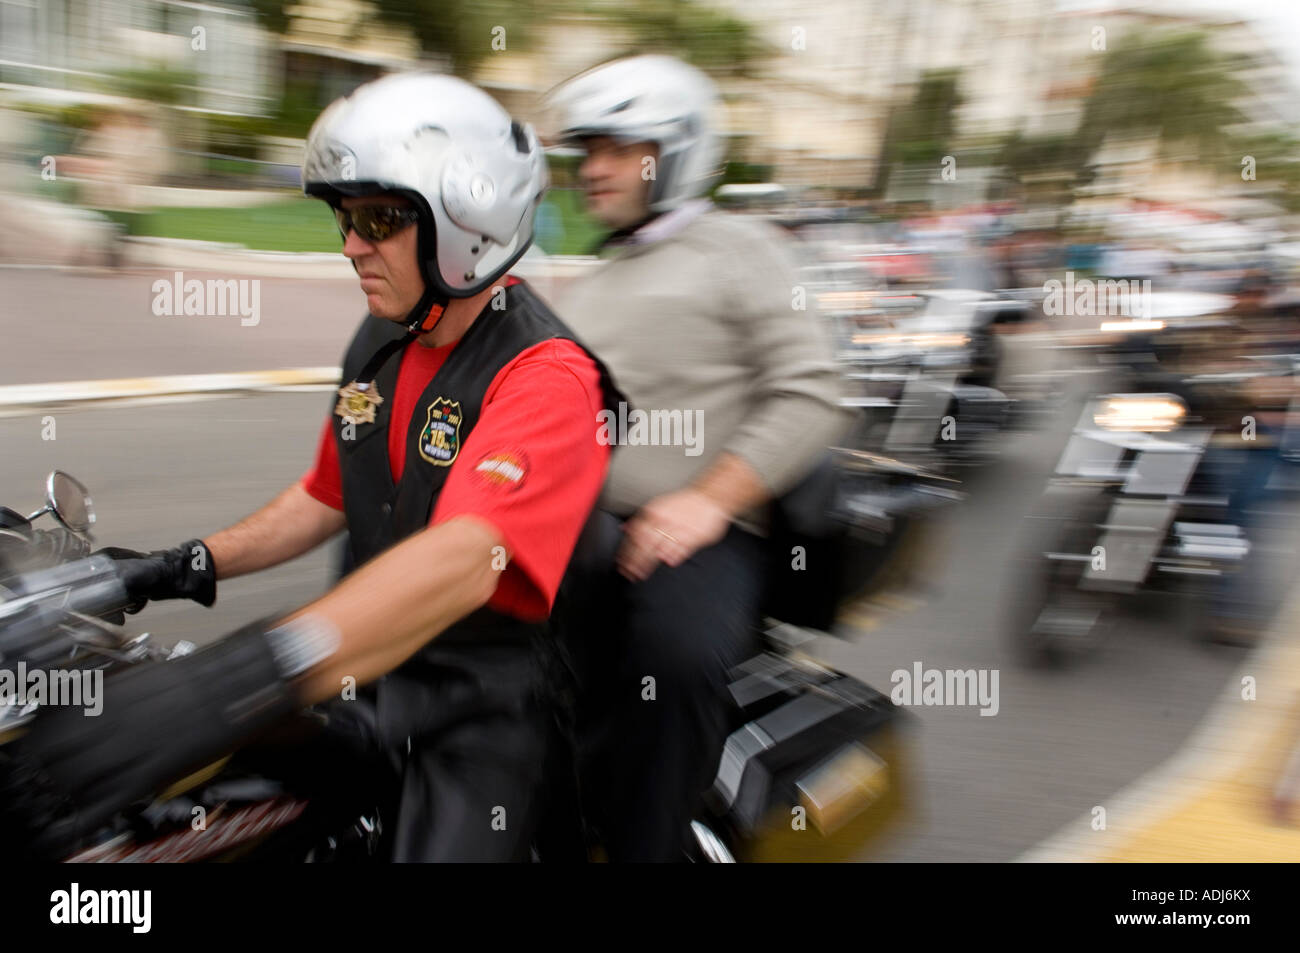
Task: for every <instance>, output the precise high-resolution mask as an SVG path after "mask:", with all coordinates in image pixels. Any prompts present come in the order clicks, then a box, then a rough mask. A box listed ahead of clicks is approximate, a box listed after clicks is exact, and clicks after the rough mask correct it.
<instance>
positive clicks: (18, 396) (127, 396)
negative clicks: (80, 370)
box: [0, 367, 342, 417]
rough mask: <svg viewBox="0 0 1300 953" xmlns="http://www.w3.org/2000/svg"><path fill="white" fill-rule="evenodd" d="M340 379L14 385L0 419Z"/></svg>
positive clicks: (293, 372)
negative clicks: (52, 411)
mask: <svg viewBox="0 0 1300 953" xmlns="http://www.w3.org/2000/svg"><path fill="white" fill-rule="evenodd" d="M341 374H342V369H341V368H338V367H294V368H284V369H281V370H273V371H237V372H232V373H228V374H175V375H171V376H168V377H121V378H116V379H111V380H97V381H60V382H55V383H49V384H13V385H10V386H7V387H0V417H14V416H21V415H24V414H31V413H35V412H37V411H40V410H45V409H56V408H63V409H67V408H69V407H80V406H85V405H94V404H103V403H117V402H123V401H132V402H135V401H147V400H158V399H167V398H179V399H202V398H204V397H219V396H233V395H237V394H241V393H250V392H259V391H303V390H330V389H333V388H335V387H337V386H338V382H339V377H340V375H341Z"/></svg>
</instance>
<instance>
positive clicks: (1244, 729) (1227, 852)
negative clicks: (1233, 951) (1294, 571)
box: [1017, 590, 1300, 863]
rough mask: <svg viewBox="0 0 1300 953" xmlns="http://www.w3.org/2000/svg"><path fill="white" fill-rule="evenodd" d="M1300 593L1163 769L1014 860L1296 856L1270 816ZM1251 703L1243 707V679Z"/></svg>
mask: <svg viewBox="0 0 1300 953" xmlns="http://www.w3.org/2000/svg"><path fill="white" fill-rule="evenodd" d="M1297 620H1300V590H1293V591H1292V595H1291V598H1290V599H1289V600H1288V601H1287V603H1286V604H1285V605H1283V607H1282V609H1281V611H1279V612H1278V614H1277V617H1276V618H1275V619H1274V622H1273V625H1272V627H1271V628H1270V629H1269V631H1268V634H1267V637H1266V639H1265V640H1264V641H1263V642H1262V643H1261V644H1260V645H1259V647H1257V648H1256V649H1255V650H1254V651H1253V652H1252V653H1251V654H1250V655H1249V656H1248V657H1247V658H1246V659H1245V661H1244V662H1243V663H1242V665H1241V666H1240V668H1239V669H1238V670H1237V671H1236V673H1235V674H1234V675H1233V677H1232V678H1231V679H1230V680H1229V681H1228V683H1227V685H1225V686H1224V688H1223V690H1222V692H1221V694H1220V696H1219V699H1218V701H1217V702H1215V704H1214V707H1213V708H1212V709H1211V710H1210V713H1209V714H1208V715H1206V717H1205V718H1204V719H1203V720H1202V722H1201V725H1200V727H1199V728H1198V729H1197V730H1196V732H1195V733H1194V734H1193V735H1192V737H1191V738H1189V739H1188V741H1187V742H1186V743H1185V744H1184V745H1183V747H1182V748H1181V749H1180V750H1179V751H1178V752H1177V753H1176V754H1175V755H1174V756H1173V757H1171V758H1170V759H1169V760H1167V761H1166V762H1165V763H1164V764H1162V765H1160V766H1159V767H1157V768H1155V769H1154V770H1152V771H1150V772H1148V773H1147V774H1146V775H1144V776H1142V777H1141V778H1139V779H1138V780H1137V781H1135V782H1134V783H1132V784H1130V785H1129V786H1128V787H1126V788H1124V789H1122V790H1121V791H1119V792H1118V793H1116V794H1113V795H1110V796H1103V797H1098V798H1097V799H1096V802H1097V803H1098V804H1100V805H1102V806H1104V807H1105V809H1106V822H1107V829H1106V830H1104V831H1094V830H1093V829H1092V815H1091V812H1089V813H1087V814H1084V815H1081V816H1080V817H1078V818H1076V819H1075V820H1074V821H1072V822H1071V823H1070V824H1067V825H1066V826H1065V827H1064V828H1063V829H1062V830H1061V831H1060V832H1059V833H1057V834H1055V835H1054V836H1052V837H1050V838H1048V839H1047V840H1045V841H1043V842H1042V843H1040V844H1038V845H1037V846H1035V847H1033V848H1031V849H1030V850H1028V851H1026V852H1025V853H1023V854H1021V855H1020V857H1018V858H1017V860H1019V861H1021V862H1030V863H1041V862H1078V861H1204V860H1215V861H1266V860H1277V859H1282V858H1283V857H1285V858H1287V859H1290V860H1294V859H1295V858H1296V857H1297V856H1300V828H1297V827H1296V826H1294V823H1292V824H1286V823H1285V822H1283V821H1280V820H1279V819H1278V818H1276V817H1274V816H1272V815H1271V813H1270V800H1271V798H1272V796H1273V793H1274V790H1275V786H1276V785H1277V783H1278V780H1279V774H1280V773H1281V771H1282V770H1283V768H1284V766H1285V761H1286V757H1287V753H1288V750H1289V748H1288V746H1289V745H1294V744H1295V736H1294V726H1293V725H1292V718H1293V717H1294V715H1295V711H1296V704H1297V698H1298V697H1300V641H1298V640H1297V639H1296V635H1295V623H1296V621H1297ZM1246 676H1250V677H1252V678H1254V679H1255V682H1256V699H1255V700H1254V701H1245V700H1243V699H1242V697H1241V694H1242V679H1243V678H1245V677H1246Z"/></svg>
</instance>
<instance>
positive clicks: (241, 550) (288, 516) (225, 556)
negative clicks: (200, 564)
mask: <svg viewBox="0 0 1300 953" xmlns="http://www.w3.org/2000/svg"><path fill="white" fill-rule="evenodd" d="M344 524H345V519H344V516H343V514H342V513H341V512H339V511H338V510H336V509H333V508H332V507H329V506H326V505H325V504H324V503H322V502H320V501H319V500H317V499H316V498H315V497H313V496H311V494H309V493H308V492H307V491H306V490H304V489H303V488H302V485H301V484H298V483H295V484H294V485H293V486H291V487H289V488H288V489H287V490H285V491H284V492H283V493H281V494H280V495H279V496H277V497H276V498H275V499H274V500H272V501H271V502H270V503H268V504H266V506H264V507H262V508H261V509H260V510H258V511H257V512H256V513H253V514H252V515H251V516H249V517H247V518H245V519H243V520H240V521H239V522H238V523H236V524H235V525H234V526H231V527H230V528H229V529H223V530H221V532H219V533H214V534H213V535H212V536H209V537H208V538H207V539H205V540H204V541H203V542H204V543H205V544H206V545H207V547H208V550H209V551H210V552H211V553H212V561H213V562H214V563H215V564H216V567H217V577H218V578H220V579H230V578H232V577H234V576H242V575H244V574H245V573H250V572H257V571H258V570H260V569H267V568H269V567H271V566H277V565H279V564H280V563H282V562H287V561H288V560H290V559H293V558H295V557H296V556H301V555H302V554H303V553H305V552H307V551H308V550H311V549H314V548H315V547H317V546H319V545H320V544H321V543H323V542H325V540H327V539H329V538H330V537H331V536H333V535H334V534H335V533H337V532H339V531H340V530H342V529H343V527H344Z"/></svg>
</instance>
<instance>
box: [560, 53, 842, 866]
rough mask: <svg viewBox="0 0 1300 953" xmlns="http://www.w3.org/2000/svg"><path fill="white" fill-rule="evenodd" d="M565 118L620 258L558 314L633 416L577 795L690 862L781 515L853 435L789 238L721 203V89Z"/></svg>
mask: <svg viewBox="0 0 1300 953" xmlns="http://www.w3.org/2000/svg"><path fill="white" fill-rule="evenodd" d="M551 106H552V108H553V110H554V112H555V114H556V118H557V124H558V128H557V129H556V131H555V136H554V138H555V139H556V140H557V141H560V142H564V143H568V144H573V145H577V146H579V147H580V148H581V149H582V150H583V151H584V153H585V159H584V161H583V162H582V165H581V167H580V176H581V178H582V181H583V185H584V186H585V190H586V199H587V205H588V210H589V211H590V212H591V214H592V215H593V216H594V217H595V218H596V219H598V220H599V221H600V222H601V223H602V224H603V225H605V226H606V227H608V228H610V229H613V234H612V235H611V236H610V239H609V240H607V242H606V244H605V246H604V248H603V249H602V255H603V257H605V258H607V259H608V260H607V261H606V262H605V263H604V264H603V265H602V266H601V268H600V269H599V270H598V271H597V272H596V273H595V274H594V275H593V276H592V277H590V278H586V279H585V280H581V281H579V282H577V283H576V285H575V286H574V287H572V288H571V289H569V291H568V293H566V294H563V295H562V296H561V297H560V298H559V299H558V300H557V306H558V307H559V308H560V310H561V312H562V313H564V314H565V315H566V316H568V318H569V320H571V321H572V322H573V327H574V328H575V330H577V331H578V333H579V334H580V335H581V336H582V337H583V340H585V341H587V342H588V343H589V344H590V345H591V346H592V347H593V349H595V350H596V351H597V353H599V354H600V355H601V357H602V359H604V360H605V361H606V362H607V363H608V364H609V367H610V370H611V371H612V373H613V375H614V378H615V380H616V381H617V383H618V386H619V387H620V388H622V389H624V390H625V392H626V393H627V394H628V399H629V404H630V406H631V408H632V411H630V412H628V411H626V410H625V412H624V413H622V414H621V415H620V418H621V419H620V420H618V421H610V423H611V425H612V426H613V429H614V430H615V432H614V433H612V434H610V435H609V436H610V439H611V442H614V443H617V444H618V445H619V451H618V453H617V454H615V456H614V459H613V461H612V462H611V468H610V476H609V479H608V481H607V482H606V484H605V487H604V492H603V495H602V498H601V503H600V507H601V509H602V511H603V512H604V514H605V519H606V520H607V521H608V523H609V524H610V526H609V532H608V534H607V535H610V536H612V537H613V538H614V539H615V540H617V555H615V556H611V558H610V560H609V561H608V562H607V563H606V564H605V565H603V566H596V567H592V568H590V571H586V570H584V572H582V573H581V574H576V573H575V577H574V579H573V580H572V585H573V587H574V592H575V601H576V602H577V603H578V604H580V605H582V606H583V608H584V611H583V613H582V617H581V618H580V619H578V620H576V621H575V626H574V627H573V630H572V631H573V638H574V643H575V646H576V648H575V654H577V655H579V656H580V657H581V658H582V659H583V662H582V669H583V676H582V677H583V691H584V692H585V694H584V695H583V696H582V697H581V698H580V702H579V716H580V722H581V725H580V728H581V732H580V745H581V748H582V761H583V764H582V768H581V770H580V772H579V780H580V789H581V794H582V800H583V807H584V811H585V812H586V814H587V815H588V819H589V820H590V822H591V824H592V826H593V827H594V828H595V829H597V830H598V831H599V834H600V837H601V838H602V839H603V842H604V847H605V849H606V851H607V854H608V856H609V857H610V859H612V860H615V861H622V860H632V861H645V860H650V861H658V860H665V861H666V860H675V859H680V858H681V857H682V852H683V847H684V845H685V840H686V838H687V837H688V836H689V832H690V822H691V819H692V817H693V816H694V814H695V812H696V810H697V809H698V807H699V805H700V800H701V795H702V792H703V791H704V790H705V789H706V788H707V787H708V786H709V784H710V782H711V781H712V780H713V775H714V772H715V771H716V770H717V767H718V760H719V756H720V754H721V752H722V747H723V743H724V741H725V739H726V736H727V733H728V731H729V727H728V724H729V713H730V711H731V710H732V708H733V707H734V706H733V703H732V701H731V700H730V698H729V697H728V695H727V687H726V686H727V672H728V671H729V670H730V669H731V668H732V667H733V666H735V665H736V664H738V663H740V662H742V661H744V660H745V659H747V658H749V657H750V656H752V655H754V654H756V653H757V652H758V651H759V649H760V646H758V645H757V644H756V638H755V634H754V632H755V624H756V623H757V621H758V619H759V615H760V597H761V595H762V585H763V568H764V549H763V545H762V539H761V534H762V533H763V531H764V528H765V522H766V504H767V503H768V501H769V500H771V499H772V498H773V497H774V496H778V495H780V494H782V493H784V492H785V491H786V490H788V489H789V488H791V487H792V486H793V485H794V484H795V483H796V482H798V481H799V480H800V478H802V477H803V476H804V475H805V474H806V473H807V472H808V471H810V470H811V469H812V468H813V466H814V464H815V463H816V462H817V460H818V459H819V457H820V455H821V451H823V450H824V449H825V448H826V446H827V445H828V444H830V443H832V442H834V441H835V440H836V439H837V438H838V437H840V436H841V435H842V434H843V432H844V431H846V430H847V429H848V427H849V425H850V423H851V418H850V417H849V416H847V414H846V413H845V412H844V411H843V410H841V409H840V407H839V403H838V401H839V398H840V396H841V389H840V378H839V375H838V373H837V371H836V369H835V367H834V364H833V362H832V359H831V348H830V343H829V341H828V339H827V337H826V335H825V332H824V330H823V328H822V327H821V326H820V324H819V323H818V321H817V318H816V315H815V313H814V312H812V311H808V310H802V309H801V308H800V307H799V306H798V304H796V301H797V289H796V288H795V281H794V278H793V273H792V269H791V267H790V264H789V262H788V260H787V258H786V254H785V250H784V248H783V246H782V240H781V239H780V237H779V233H778V232H777V231H776V229H774V228H772V227H770V226H766V225H761V224H759V223H756V222H754V221H752V220H749V219H745V218H743V217H740V216H734V215H729V214H726V213H723V212H721V211H718V210H716V209H714V208H713V207H712V205H711V204H710V203H709V202H708V200H707V199H705V198H703V196H704V194H705V193H706V191H707V190H708V188H709V186H710V184H711V181H712V179H713V177H714V173H715V171H716V169H717V167H719V166H720V164H721V159H722V153H721V147H720V142H719V138H718V135H717V126H716V121H717V117H716V112H717V109H718V97H717V91H716V89H715V88H714V86H713V83H712V82H711V81H710V80H709V79H708V78H707V77H706V76H705V75H704V74H703V73H701V72H699V71H698V70H696V69H694V68H693V67H690V66H687V65H686V64H684V63H681V62H679V61H677V60H675V59H672V58H669V57H664V56H637V57H632V58H629V59H624V60H618V61H615V62H611V63H607V64H604V65H602V66H599V67H596V68H595V69H592V70H590V71H588V72H586V73H583V74H581V75H579V76H577V77H575V78H573V79H571V80H569V81H568V82H567V83H565V84H562V85H561V86H560V87H559V88H558V89H557V90H556V91H555V92H554V93H553V96H552V100H551ZM634 414H640V415H643V416H642V417H641V418H640V419H641V420H642V422H643V423H644V420H645V419H647V417H648V419H649V420H650V421H651V423H650V428H651V429H652V430H655V423H654V421H655V420H656V419H658V420H660V421H674V422H677V423H679V424H680V425H681V426H679V427H677V429H676V430H675V431H672V432H670V433H667V434H665V433H664V432H663V428H662V427H661V428H659V429H658V430H657V431H656V432H654V433H651V434H642V435H641V436H638V434H637V431H636V424H635V423H633V424H632V427H631V429H630V430H626V432H625V428H624V427H623V425H622V419H627V420H633V415H634ZM697 421H698V422H699V423H700V424H702V426H701V427H700V429H699V430H698V431H697V432H694V433H689V432H688V429H687V428H688V427H689V426H690V424H691V423H693V422H697ZM674 434H676V438H674ZM665 438H666V439H665ZM618 527H621V531H622V532H621V536H620V535H619V534H618V532H617V528H618ZM787 558H789V557H787ZM822 568H823V567H810V571H817V570H818V569H822ZM579 593H580V594H579Z"/></svg>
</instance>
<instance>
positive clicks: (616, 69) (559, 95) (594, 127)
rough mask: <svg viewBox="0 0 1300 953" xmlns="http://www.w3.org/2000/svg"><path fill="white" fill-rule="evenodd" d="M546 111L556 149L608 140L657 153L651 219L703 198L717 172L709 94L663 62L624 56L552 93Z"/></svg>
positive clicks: (686, 71) (695, 74)
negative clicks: (649, 145) (650, 146)
mask: <svg viewBox="0 0 1300 953" xmlns="http://www.w3.org/2000/svg"><path fill="white" fill-rule="evenodd" d="M548 106H549V109H550V111H551V114H552V117H553V119H552V123H553V128H554V136H555V138H556V139H557V140H558V141H560V142H565V143H576V142H579V141H581V140H582V139H583V138H586V137H589V136H610V137H612V138H615V139H618V140H620V141H622V142H653V143H655V144H657V145H658V146H659V158H658V160H657V162H656V168H655V177H654V180H653V184H652V186H651V189H650V210H651V211H653V212H667V211H671V210H672V209H674V208H676V207H677V206H679V205H681V204H682V203H683V202H685V201H687V200H688V199H692V198H695V197H696V196H699V195H703V194H704V193H705V192H707V191H708V190H709V187H710V186H711V185H712V184H713V182H714V180H715V179H716V178H717V176H718V174H719V173H720V172H721V164H722V155H723V149H722V142H721V139H720V138H719V135H718V128H719V121H720V117H719V113H720V109H721V106H720V99H719V96H718V89H717V86H715V85H714V83H713V81H712V80H711V79H709V77H708V76H706V75H705V74H704V73H702V72H701V71H700V70H698V69H696V68H695V67H693V66H689V65H687V64H686V63H683V62H682V61H681V60H677V59H674V58H673V57H671V56H659V55H645V56H632V57H627V58H626V59H620V60H614V61H612V62H609V63H603V64H601V65H600V66H596V67H593V68H592V69H589V70H587V71H586V72H584V73H579V74H578V75H577V76H575V77H573V78H572V79H570V80H568V81H566V82H564V83H562V84H561V85H560V86H558V87H556V88H555V90H553V91H552V92H551V94H550V96H549V97H548Z"/></svg>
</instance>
